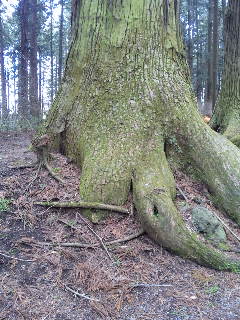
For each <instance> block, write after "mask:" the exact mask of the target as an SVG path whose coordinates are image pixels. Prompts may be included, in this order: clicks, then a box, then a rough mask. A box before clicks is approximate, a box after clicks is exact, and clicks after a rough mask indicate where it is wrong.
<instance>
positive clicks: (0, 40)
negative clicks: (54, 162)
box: [0, 1, 8, 120]
mask: <svg viewBox="0 0 240 320" xmlns="http://www.w3.org/2000/svg"><path fill="white" fill-rule="evenodd" d="M1 5H2V2H1V1H0V10H1ZM0 68H1V89H2V108H1V109H2V110H1V111H2V112H1V116H2V119H3V120H6V119H7V117H8V105H7V83H6V70H5V62H4V36H3V23H2V15H1V12H0Z"/></svg>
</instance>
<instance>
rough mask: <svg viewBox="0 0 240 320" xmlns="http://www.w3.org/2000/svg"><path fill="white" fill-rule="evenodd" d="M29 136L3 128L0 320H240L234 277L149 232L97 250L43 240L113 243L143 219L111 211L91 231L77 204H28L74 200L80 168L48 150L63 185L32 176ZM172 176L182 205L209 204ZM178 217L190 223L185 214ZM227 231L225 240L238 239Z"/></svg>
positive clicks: (238, 282) (200, 191)
mask: <svg viewBox="0 0 240 320" xmlns="http://www.w3.org/2000/svg"><path fill="white" fill-rule="evenodd" d="M30 136H31V134H29V133H0V198H8V199H11V204H10V207H9V209H8V210H7V211H0V319H1V320H3V319H9V320H10V319H11V320H13V319H14V320H15V319H19V320H20V319H24V320H25V319H29V320H47V319H48V320H70V319H77V320H83V319H84V320H92V319H114V320H115V319H116V320H117V319H119V320H120V319H121V320H139V319H154V320H155V319H159V320H185V319H188V320H198V319H202V320H206V319H210V320H219V319H222V320H223V319H224V320H225V319H240V279H239V275H237V274H234V273H227V272H218V271H215V270H211V269H207V268H204V267H200V266H198V265H196V264H195V263H193V262H190V261H188V260H183V259H181V258H179V257H176V256H175V255H172V254H170V253H169V252H167V251H166V250H164V249H163V248H161V247H159V246H158V245H156V244H155V243H153V242H152V241H151V240H149V238H148V237H147V236H146V235H142V236H140V237H138V238H137V239H134V240H131V241H128V242H125V243H119V244H116V245H114V246H109V247H108V251H106V250H104V248H102V247H101V246H99V247H95V248H77V247H61V246H59V245H58V246H54V245H48V244H49V243H52V244H53V243H54V244H57V243H69V242H71V243H73V242H85V243H96V242H98V239H97V237H96V234H97V235H98V236H100V237H101V238H102V239H103V240H105V241H109V240H110V241H111V240H115V239H120V238H124V237H126V236H128V235H130V234H132V233H134V232H136V231H137V230H139V229H140V225H139V223H138V221H137V218H136V217H135V215H134V216H131V215H130V216H126V215H120V214H116V213H111V214H110V215H109V217H108V218H107V219H106V220H105V221H103V222H101V223H99V224H95V225H94V224H92V223H90V222H88V224H90V225H91V228H92V230H93V231H94V232H95V233H96V234H94V233H93V231H92V230H91V229H89V227H88V225H87V224H86V219H85V220H82V218H81V210H80V209H55V208H49V209H47V208H42V207H39V206H37V205H34V201H41V200H45V201H46V200H48V201H50V200H51V201H63V200H64V201H69V200H78V181H79V175H80V172H79V170H78V169H77V168H76V167H75V166H74V164H72V163H71V162H69V161H68V160H67V159H65V158H64V157H62V156H60V155H54V160H52V162H51V165H52V167H53V168H54V170H55V172H56V173H57V174H58V175H59V176H61V177H63V178H64V179H65V181H66V185H65V186H63V185H61V184H60V183H59V182H57V181H55V180H54V179H53V178H52V177H51V176H50V175H49V173H48V172H47V171H46V170H45V169H42V170H41V171H40V175H39V176H38V177H37V179H36V180H34V177H36V173H37V166H36V167H30V168H28V167H27V166H28V165H29V164H33V163H34V162H35V161H36V158H35V156H34V154H33V153H32V152H31V151H30V149H29V145H30ZM176 179H177V182H178V185H179V186H180V187H181V189H182V190H183V192H184V194H185V195H186V196H187V198H188V199H189V201H188V206H190V207H193V206H196V205H197V203H198V202H201V203H202V204H203V205H204V206H206V207H211V208H212V209H213V210H216V209H214V207H213V206H212V204H211V202H210V201H208V200H207V198H206V195H205V193H204V190H205V188H204V187H203V186H202V185H201V184H199V183H197V182H194V181H192V180H190V179H189V178H187V177H185V176H184V175H183V174H181V173H179V172H178V173H176ZM33 180H34V181H33ZM181 198H182V196H181V195H180V194H179V195H178V198H177V203H178V206H179V208H181V207H182V206H183V207H184V206H185V205H186V203H185V200H183V199H181ZM218 213H219V211H218ZM219 214H220V215H221V213H219ZM184 219H185V220H186V221H188V220H190V216H189V214H188V211H186V212H185V214H184ZM224 220H225V221H226V222H227V223H228V224H229V225H230V226H231V228H232V229H233V230H234V231H235V232H237V229H236V226H235V225H234V224H233V223H231V222H230V221H228V220H227V219H226V218H224ZM228 237H229V241H231V242H230V243H231V245H234V244H235V246H237V245H239V244H237V243H234V241H233V238H232V237H231V235H230V234H229V235H228ZM2 254H4V255H7V256H4V255H2ZM109 255H110V256H111V259H112V260H114V261H115V263H114V264H113V262H112V260H111V259H110V258H109ZM14 258H17V259H23V260H28V261H21V260H17V259H14ZM74 292H75V293H78V295H76V294H75V293H74Z"/></svg>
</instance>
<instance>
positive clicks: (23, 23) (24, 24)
mask: <svg viewBox="0 0 240 320" xmlns="http://www.w3.org/2000/svg"><path fill="white" fill-rule="evenodd" d="M19 11H20V27H21V28H20V31H21V35H20V36H21V40H20V50H19V53H20V57H19V73H18V113H19V116H20V118H21V119H23V120H26V119H28V118H29V111H30V110H29V99H28V92H29V91H28V17H29V4H28V0H21V1H20V2H19Z"/></svg>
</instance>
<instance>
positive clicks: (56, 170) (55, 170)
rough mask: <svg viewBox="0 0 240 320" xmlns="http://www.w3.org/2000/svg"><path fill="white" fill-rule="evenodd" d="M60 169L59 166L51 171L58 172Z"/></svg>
mask: <svg viewBox="0 0 240 320" xmlns="http://www.w3.org/2000/svg"><path fill="white" fill-rule="evenodd" d="M60 171H61V169H60V168H53V172H54V173H59V172H60Z"/></svg>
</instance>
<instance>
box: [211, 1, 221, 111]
mask: <svg viewBox="0 0 240 320" xmlns="http://www.w3.org/2000/svg"><path fill="white" fill-rule="evenodd" d="M218 14H219V10H218V0H214V1H213V47H212V77H211V81H212V108H214V106H215V103H216V97H217V75H218V72H217V67H218V38H219V37H218Z"/></svg>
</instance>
